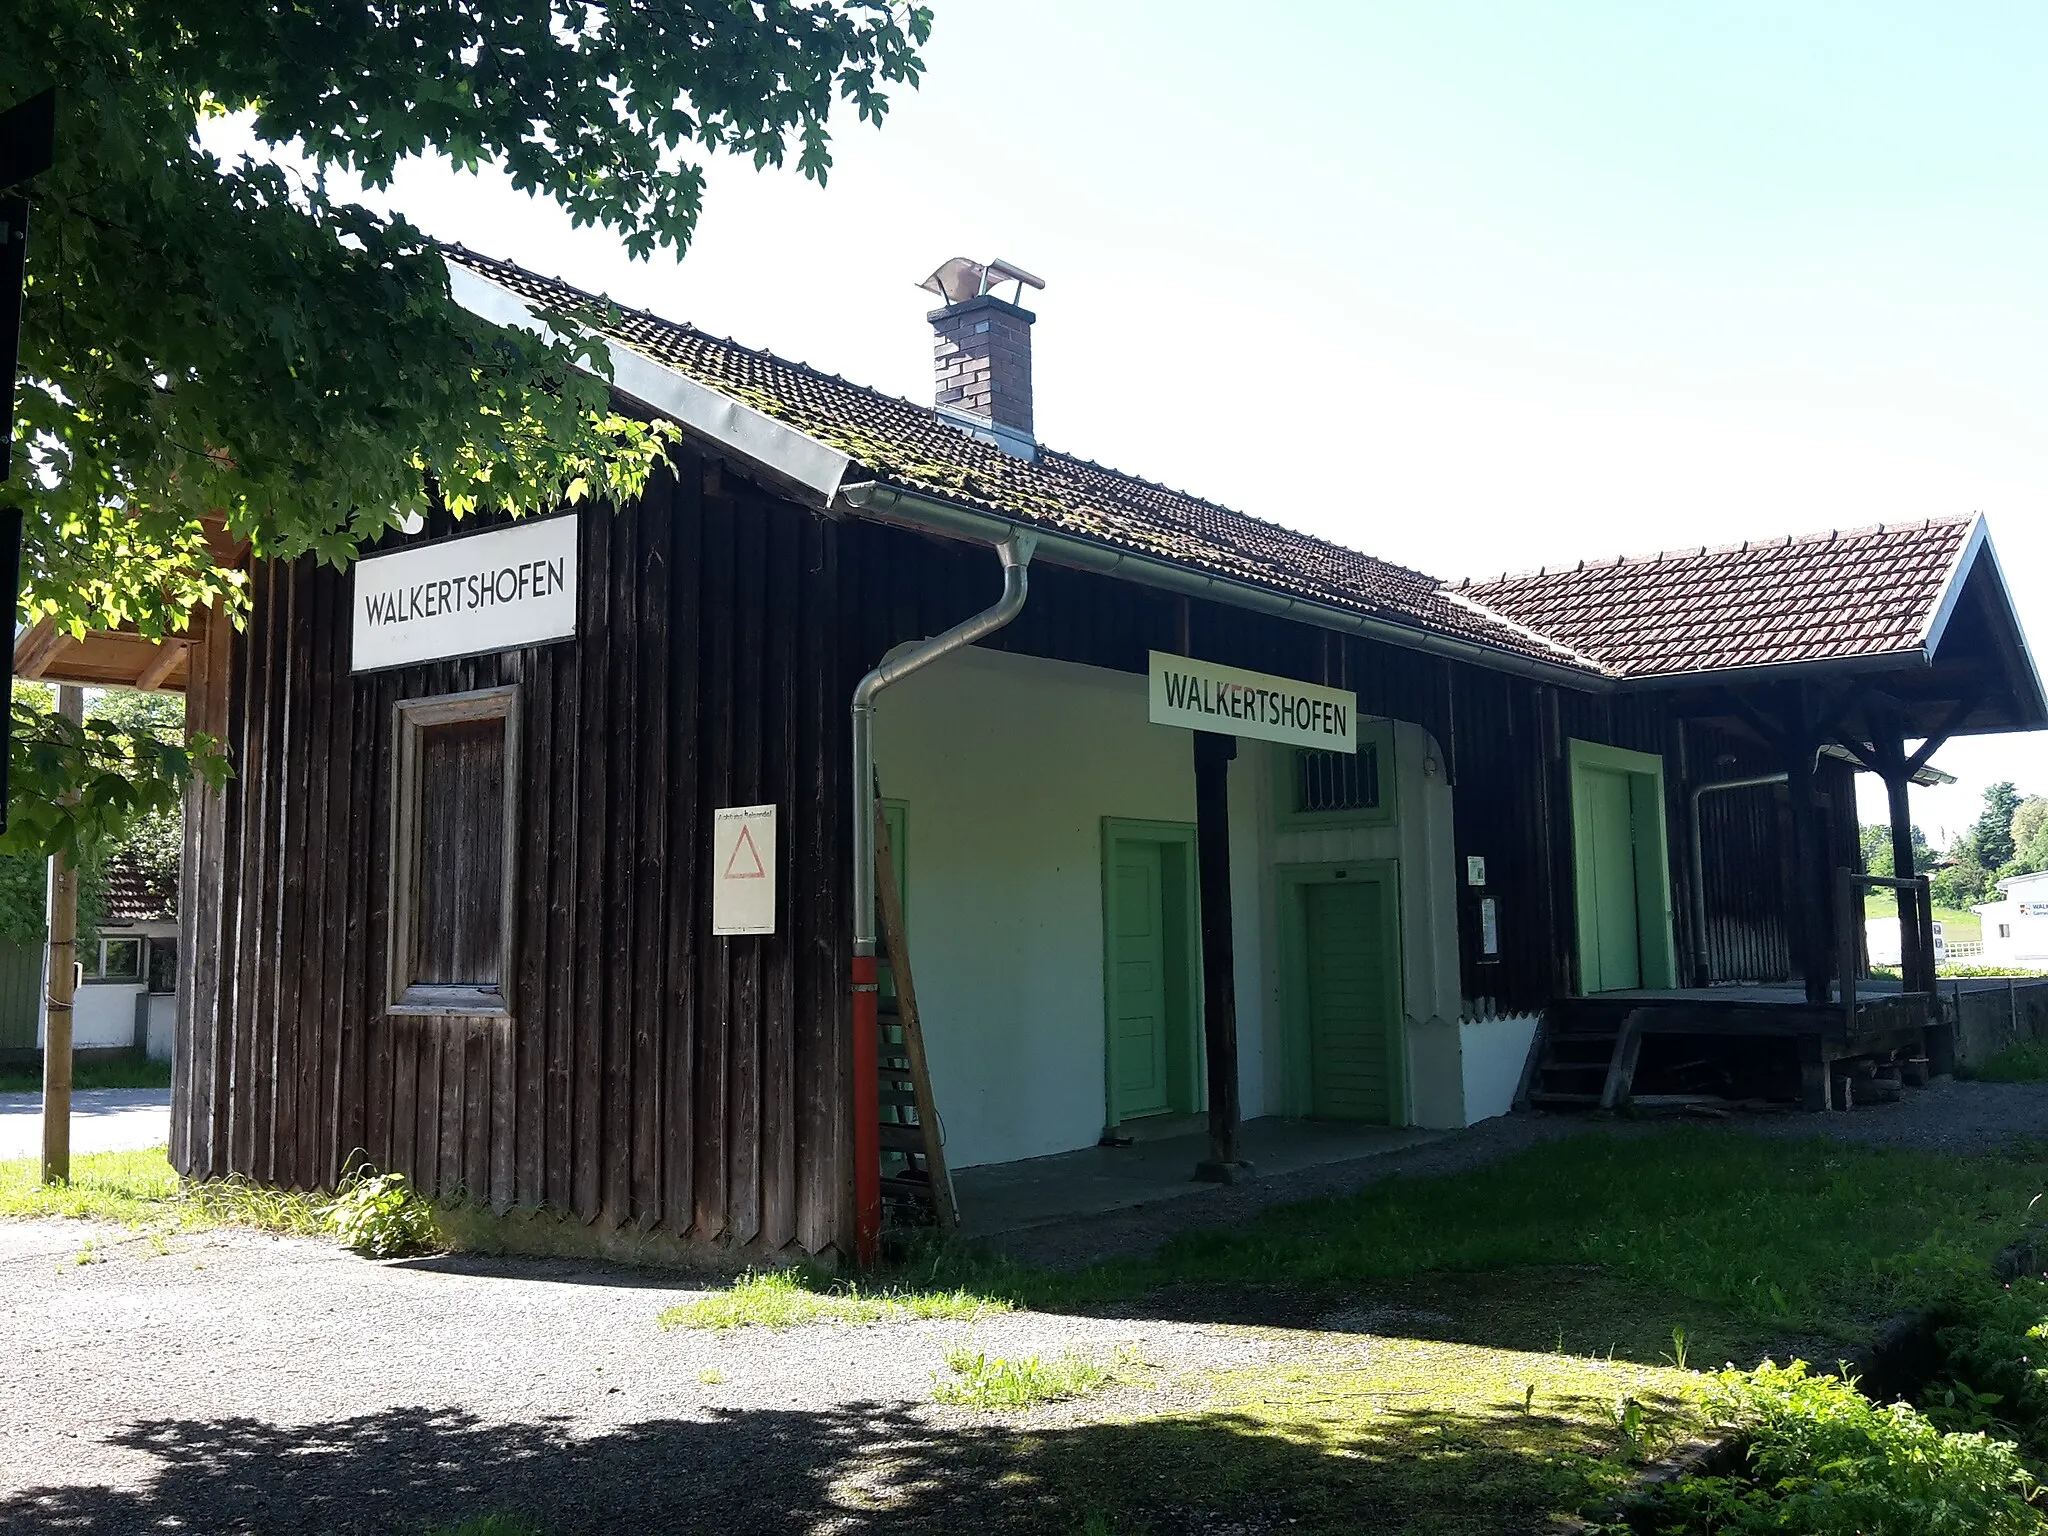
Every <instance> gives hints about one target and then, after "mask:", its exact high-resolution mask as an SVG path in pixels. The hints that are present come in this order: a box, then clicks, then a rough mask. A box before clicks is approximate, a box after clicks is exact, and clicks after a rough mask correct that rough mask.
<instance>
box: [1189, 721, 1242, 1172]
mask: <svg viewBox="0 0 2048 1536" xmlns="http://www.w3.org/2000/svg"><path fill="white" fill-rule="evenodd" d="M1235 756H1237V738H1236V737H1235V736H1219V735H1217V734H1215V733H1214V732H1212V731H1197V732H1195V862H1196V865H1197V874H1196V881H1195V884H1196V887H1197V889H1198V891H1199V895H1200V903H1201V913H1202V1032H1203V1042H1204V1044H1205V1046H1206V1048H1207V1054H1208V1058H1209V1155H1208V1157H1206V1158H1204V1159H1203V1160H1202V1161H1201V1162H1199V1163H1197V1164H1195V1177H1196V1178H1198V1179H1206V1180H1208V1181H1210V1182H1211V1183H1216V1184H1229V1183H1234V1182H1235V1181H1236V1180H1237V1179H1239V1178H1241V1177H1243V1176H1244V1175H1245V1174H1247V1173H1249V1172H1250V1171H1251V1165H1250V1164H1249V1163H1247V1162H1245V1161H1244V1160H1243V1159H1242V1158H1240V1157H1239V1156H1238V1151H1237V1125H1238V1107H1237V956H1236V949H1235V945H1234V942H1233V937H1232V933H1231V924H1230V760H1231V759H1232V758H1233V757H1235Z"/></svg>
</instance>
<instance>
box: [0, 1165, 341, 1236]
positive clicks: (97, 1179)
mask: <svg viewBox="0 0 2048 1536" xmlns="http://www.w3.org/2000/svg"><path fill="white" fill-rule="evenodd" d="M324 1209H325V1206H324V1203H323V1202H322V1201H321V1200H320V1199H319V1198H317V1197H315V1196H311V1195H296V1194H291V1193H288V1192H287V1191H284V1190H280V1189H269V1188H266V1187H265V1186H263V1185H260V1184H252V1183H250V1182H249V1181H248V1180H246V1179H243V1178H240V1177H233V1178H226V1179H214V1180H208V1181H206V1182H204V1183H186V1182H185V1181H183V1180H181V1179H180V1178H179V1177H178V1174H177V1171H176V1170H175V1169H173V1168H172V1167H171V1165H170V1161H169V1159H168V1158H167V1157H166V1156H165V1154H164V1149H163V1148H162V1147H152V1148H149V1149H147V1150H144V1151H135V1152H87V1153H84V1154H82V1155H80V1156H76V1157H73V1158H72V1159H71V1182H70V1183H69V1184H45V1183H43V1182H42V1165H41V1163H40V1162H39V1161H38V1160H37V1159H35V1158H32V1157H28V1158H20V1159H17V1160H15V1161H12V1162H4V1163H0V1218H6V1217H31V1216H71V1217H75V1218H77V1219H79V1220H84V1221H109V1222H118V1223H120V1224H122V1225H124V1226H131V1227H153V1228H159V1229H162V1228H168V1229H170V1230H173V1231H180V1232H192V1231H202V1230H205V1229H207V1228H210V1227H254V1228H257V1229H258V1230H260V1231H264V1232H281V1233H286V1234H289V1235H292V1236H299V1237H310V1236H313V1235H315V1234H317V1233H319V1232H320V1231H321V1230H322V1213H323V1211H324Z"/></svg>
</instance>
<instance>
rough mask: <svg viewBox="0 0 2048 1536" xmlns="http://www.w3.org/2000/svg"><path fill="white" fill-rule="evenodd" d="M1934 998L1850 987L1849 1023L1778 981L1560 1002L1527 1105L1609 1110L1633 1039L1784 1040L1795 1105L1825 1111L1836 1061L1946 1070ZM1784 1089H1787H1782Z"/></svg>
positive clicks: (1876, 986)
mask: <svg viewBox="0 0 2048 1536" xmlns="http://www.w3.org/2000/svg"><path fill="white" fill-rule="evenodd" d="M1941 1026H1942V1014H1941V1008H1940V1005H1939V1002H1938V1000H1937V999H1936V998H1935V997H1933V996H1932V995H1930V994H1928V993H1924V992H1905V991H1902V990H1901V989H1900V988H1899V985H1898V984H1897V983H1896V982H1890V983H1887V982H1883V981H1865V982H1862V983H1860V984H1859V987H1858V995H1857V999H1856V1008H1855V1014H1854V1018H1853V1020H1852V1018H1851V1016H1850V1013H1849V1010H1848V1009H1847V1008H1846V1007H1844V1006H1843V1004H1842V1003H1840V1002H1839V1001H1831V1002H1828V1003H1812V1002H1809V1001H1807V998H1806V991H1805V988H1804V987H1803V986H1801V985H1800V984H1799V983H1797V982H1793V983H1789V984H1786V985H1760V986H1726V987H1679V988H1673V989H1670V990H1663V991H1647V990H1644V991H1625V992H1602V993H1598V994H1596V995H1594V996H1591V997H1575V998H1568V999H1565V1000H1564V1001H1562V1002H1559V1003H1557V1004H1555V1005H1553V1007H1552V1008H1551V1010H1550V1012H1549V1013H1548V1014H1547V1015H1546V1018H1545V1023H1544V1035H1543V1039H1542V1040H1541V1041H1539V1043H1538V1046H1537V1053H1536V1056H1535V1057H1534V1059H1533V1066H1532V1073H1531V1082H1530V1089H1529V1093H1528V1102H1529V1103H1530V1104H1532V1105H1533V1106H1535V1107H1537V1108H1549V1109H1570V1108H1581V1109H1609V1110H1611V1109H1615V1108H1618V1107H1620V1106H1621V1105H1622V1104H1623V1103H1625V1102H1627V1101H1628V1100H1629V1098H1630V1097H1631V1095H1632V1091H1633V1084H1634V1078H1635V1074H1636V1067H1637V1061H1638V1058H1639V1056H1640V1053H1641V1050H1642V1043H1643V1040H1644V1039H1645V1038H1646V1037H1650V1036H1686V1037H1695V1038H1698V1039H1700V1040H1701V1041H1702V1042H1707V1041H1723V1042H1725V1041H1727V1040H1728V1039H1730V1038H1748V1039H1755V1040H1778V1041H1787V1042H1790V1043H1791V1044H1792V1046H1793V1048H1794V1050H1795V1052H1796V1059H1797V1063H1798V1084H1797V1094H1798V1098H1799V1101H1800V1103H1801V1104H1802V1106H1803V1107H1805V1108H1807V1109H1813V1110H1825V1109H1830V1108H1833V1107H1834V1100H1835V1088H1834V1082H1835V1077H1836V1069H1835V1064H1836V1063H1838V1062H1843V1061H1849V1060H1853V1059H1857V1058H1863V1057H1878V1058H1885V1057H1899V1058H1905V1059H1909V1060H1919V1059H1922V1058H1927V1057H1930V1056H1931V1057H1934V1058H1936V1062H1937V1065H1936V1068H1935V1069H1936V1070H1941V1069H1942V1068H1943V1067H1945V1066H1946V1062H1945V1061H1943V1060H1941V1059H1940V1058H1941V1057H1942V1056H1943V1053H1944V1050H1945V1039H1942V1038H1935V1037H1937V1036H1943V1035H1944V1034H1945V1031H1944V1030H1943V1029H1942V1028H1941ZM1790 1086H1791V1085H1790V1084H1788V1085H1787V1087H1788V1088H1789V1087H1790Z"/></svg>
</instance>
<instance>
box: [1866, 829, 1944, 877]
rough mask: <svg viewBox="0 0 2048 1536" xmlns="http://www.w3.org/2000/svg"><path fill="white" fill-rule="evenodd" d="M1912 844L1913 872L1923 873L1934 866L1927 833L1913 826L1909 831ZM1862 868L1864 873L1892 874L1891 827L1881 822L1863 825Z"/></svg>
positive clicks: (1932, 849)
mask: <svg viewBox="0 0 2048 1536" xmlns="http://www.w3.org/2000/svg"><path fill="white" fill-rule="evenodd" d="M1911 840H1912V845H1913V873H1914V874H1916V875H1924V874H1925V873H1927V871H1928V870H1930V869H1932V868H1933V867H1934V848H1933V846H1932V845H1931V844H1930V843H1929V842H1928V841H1927V834H1926V833H1925V832H1922V831H1921V830H1920V829H1919V827H1917V826H1915V827H1914V828H1913V829H1912V832H1911ZM1862 841H1863V870H1864V873H1865V874H1871V875H1886V876H1889V875H1892V874H1894V873H1895V872H1896V871H1894V869H1893V867H1892V829H1891V828H1890V827H1889V826H1887V825H1885V824H1884V823H1883V822H1871V823H1866V824H1865V826H1864V827H1863V836H1862Z"/></svg>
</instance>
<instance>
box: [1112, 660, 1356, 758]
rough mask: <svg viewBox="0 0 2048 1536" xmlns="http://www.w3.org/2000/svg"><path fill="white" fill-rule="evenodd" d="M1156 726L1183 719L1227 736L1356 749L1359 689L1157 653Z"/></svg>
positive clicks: (1154, 676)
mask: <svg viewBox="0 0 2048 1536" xmlns="http://www.w3.org/2000/svg"><path fill="white" fill-rule="evenodd" d="M1151 673H1152V700H1151V703H1152V710H1151V719H1152V723H1153V724H1154V725H1178V726H1184V727H1186V728H1187V729H1189V730H1194V731H1215V732H1217V733H1219V734H1221V735H1225V736H1256V737H1257V738H1258V739H1259V740H1261V741H1277V742H1282V743H1284V744H1285V745H1287V746H1290V747H1314V748H1316V749H1318V750H1319V751H1323V752H1356V751H1357V750H1358V695H1357V694H1355V693H1351V692H1349V691H1348V690H1346V689H1343V688H1324V687H1321V686H1320V685H1318V684H1315V683H1303V682H1297V681H1295V679H1293V678H1291V677H1274V676H1272V675H1271V674H1269V673H1265V672H1246V671H1243V670H1241V669H1239V668H1237V667H1223V666H1218V665H1217V664H1216V663H1215V662H1212V661H1196V660H1195V659H1194V658H1193V657H1191V656H1175V655H1172V654H1171V653H1169V652H1166V651H1154V652H1152V660H1151Z"/></svg>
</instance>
